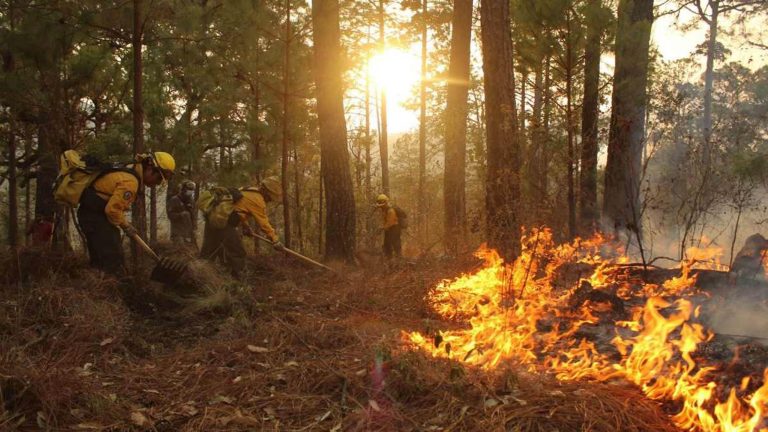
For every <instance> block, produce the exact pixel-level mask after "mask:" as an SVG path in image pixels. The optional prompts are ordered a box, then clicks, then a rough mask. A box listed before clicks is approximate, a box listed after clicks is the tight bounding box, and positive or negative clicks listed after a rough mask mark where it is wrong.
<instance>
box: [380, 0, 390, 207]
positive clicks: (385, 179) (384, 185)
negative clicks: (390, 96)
mask: <svg viewBox="0 0 768 432" xmlns="http://www.w3.org/2000/svg"><path fill="white" fill-rule="evenodd" d="M384 1H385V0H379V46H380V49H381V52H384V50H385V49H386V47H387V41H386V39H385V37H386V36H385V34H384ZM379 84H380V86H381V88H380V91H381V126H380V130H379V153H380V155H381V189H382V190H383V191H384V193H385V194H389V144H388V141H389V128H388V126H387V86H386V85H384V84H383V83H379Z"/></svg>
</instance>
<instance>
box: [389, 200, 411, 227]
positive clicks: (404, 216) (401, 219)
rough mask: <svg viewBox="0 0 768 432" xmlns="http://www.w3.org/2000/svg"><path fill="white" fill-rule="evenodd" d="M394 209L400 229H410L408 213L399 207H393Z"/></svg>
mask: <svg viewBox="0 0 768 432" xmlns="http://www.w3.org/2000/svg"><path fill="white" fill-rule="evenodd" d="M392 208H394V209H395V213H396V214H397V223H398V224H399V225H400V228H401V229H406V228H408V213H406V212H405V210H403V209H401V208H400V207H398V206H392Z"/></svg>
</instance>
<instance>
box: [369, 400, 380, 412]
mask: <svg viewBox="0 0 768 432" xmlns="http://www.w3.org/2000/svg"><path fill="white" fill-rule="evenodd" d="M368 405H370V406H371V408H373V410H374V411H376V412H381V408H379V404H378V403H376V401H375V400H373V399H371V400H369V401H368Z"/></svg>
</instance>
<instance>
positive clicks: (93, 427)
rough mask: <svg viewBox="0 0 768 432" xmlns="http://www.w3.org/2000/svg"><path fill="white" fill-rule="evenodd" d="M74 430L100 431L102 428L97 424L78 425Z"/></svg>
mask: <svg viewBox="0 0 768 432" xmlns="http://www.w3.org/2000/svg"><path fill="white" fill-rule="evenodd" d="M75 428H76V429H80V430H102V429H104V426H102V425H100V424H98V423H91V422H87V423H78V424H77V426H75Z"/></svg>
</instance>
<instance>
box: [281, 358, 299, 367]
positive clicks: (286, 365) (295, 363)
mask: <svg viewBox="0 0 768 432" xmlns="http://www.w3.org/2000/svg"><path fill="white" fill-rule="evenodd" d="M283 366H285V367H299V363H298V362H295V361H293V360H291V361H289V362H285V363H283Z"/></svg>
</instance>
